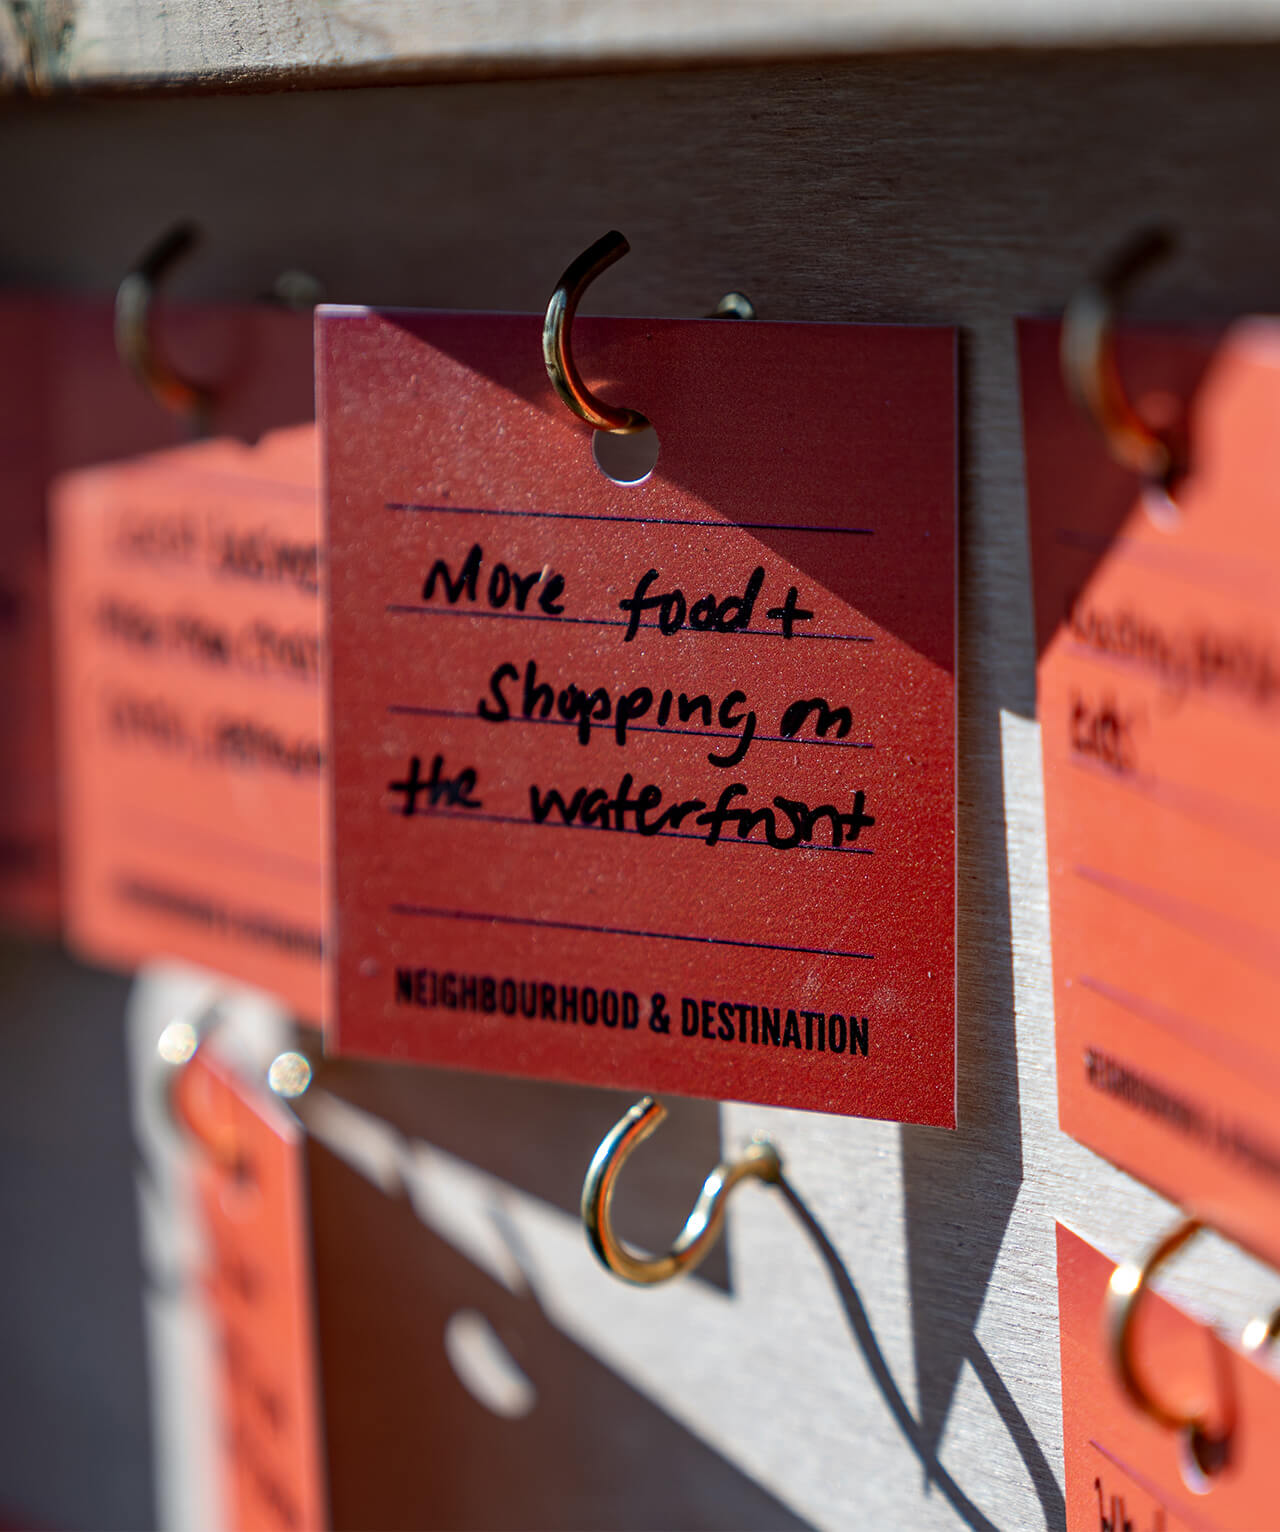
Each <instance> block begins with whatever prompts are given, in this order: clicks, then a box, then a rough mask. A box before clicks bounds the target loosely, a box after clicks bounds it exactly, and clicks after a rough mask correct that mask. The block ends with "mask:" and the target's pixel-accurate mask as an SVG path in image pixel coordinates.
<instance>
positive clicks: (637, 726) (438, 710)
mask: <svg viewBox="0 0 1280 1532" xmlns="http://www.w3.org/2000/svg"><path fill="white" fill-rule="evenodd" d="M387 712H388V713H406V714H409V715H411V716H413V717H422V718H474V719H478V720H479V721H480V722H481V723H495V722H496V720H495V719H492V718H486V717H485V716H484V714H483V713H476V712H468V711H467V709H465V708H449V707H418V706H416V705H415V704H414V703H411V702H389V703H388V704H387ZM502 721H503V723H542V724H552V725H554V726H555V727H557V728H563V729H576V728H577V727H578V723H577V720H576V719H574V718H518V717H517V716H516V715H515V714H514V713H513V714H512V715H511V717H510V718H504V719H503V720H502ZM591 727H592V730H593V732H599V733H601V734H609V733H611V732H612V731H611V730H610V729H608V728H601V726H600V724H598V723H597V722H596V721H595V720H594V719H592V722H591ZM627 733H628V734H682V735H688V736H689V737H690V738H695V739H739V738H740V737H741V736H740V735H737V734H724V733H722V732H721V731H720V730H718V729H667V728H663V727H662V726H660V725H658V724H647V723H628V725H627ZM757 741H760V742H762V743H765V744H770V745H830V746H832V747H834V748H836V749H838V750H874V749H875V746H874V745H873V744H872V743H871V741H870V740H865V739H793V738H792V737H791V736H790V735H786V734H753V735H752V736H751V742H752V744H755V743H756V742H757Z"/></svg>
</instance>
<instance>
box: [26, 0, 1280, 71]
mask: <svg viewBox="0 0 1280 1532" xmlns="http://www.w3.org/2000/svg"><path fill="white" fill-rule="evenodd" d="M1277 36H1280V4H1278V3H1277V0H1212V3H1210V4H1205V3H1204V0H1126V3H1123V4H1115V3H1113V0H1075V3H1074V4H1071V5H1046V4H1043V3H1040V0H790V3H788V4H785V5H777V4H770V3H768V0H712V3H706V0H704V3H702V4H698V5H691V4H688V3H687V0H642V3H638V4H631V5H617V4H609V3H606V0H587V3H582V0H515V3H513V0H462V3H461V4H459V3H445V0H430V3H426V4H424V3H421V0H337V3H332V0H224V3H222V4H218V5H209V4H207V3H204V0H176V3H175V0H4V3H3V4H0V89H2V88H6V87H7V88H8V89H11V90H12V89H24V88H25V89H28V90H34V91H37V92H44V91H50V90H55V89H66V88H73V89H74V88H85V87H89V88H102V87H108V88H112V87H157V86H159V87H166V86H186V87H191V86H203V87H213V88H218V89H227V88H235V87H237V86H241V87H243V86H263V85H268V86H271V85H274V86H277V87H280V86H284V87H292V86H296V85H299V84H317V83H345V84H354V83H372V82H376V81H390V80H402V81H407V80H423V79H433V78H477V77H483V76H493V75H507V74H520V75H538V74H548V73H558V72H566V71H567V72H576V71H580V70H583V69H598V68H615V69H652V68H662V67H670V66H673V65H689V64H699V65H706V64H717V63H719V64H724V63H730V62H738V61H746V60H777V59H799V58H823V57H831V58H838V57H841V56H850V55H857V54H868V53H881V52H886V51H891V50H905V49H917V48H989V47H1052V46H1058V47H1062V46H1093V45H1106V46H1116V45H1122V44H1126V43H1146V44H1160V43H1177V42H1181V43H1189V42H1199V43H1210V42H1218V43H1222V42H1233V41H1236V42H1238V41H1241V40H1245V39H1255V40H1258V41H1265V40H1274V39H1275V38H1276V37H1277Z"/></svg>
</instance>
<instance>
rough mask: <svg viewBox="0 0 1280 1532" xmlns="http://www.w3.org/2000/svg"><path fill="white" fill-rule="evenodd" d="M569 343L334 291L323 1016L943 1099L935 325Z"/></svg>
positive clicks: (715, 1074)
mask: <svg viewBox="0 0 1280 1532" xmlns="http://www.w3.org/2000/svg"><path fill="white" fill-rule="evenodd" d="M575 339H576V345H577V350H578V354H579V359H580V361H581V362H582V363H583V365H585V366H587V367H588V368H589V370H590V373H591V375H592V376H593V377H594V378H595V379H596V380H600V379H607V380H610V382H609V384H608V387H607V390H606V391H607V392H608V394H609V395H610V397H611V398H614V399H618V400H622V401H623V402H624V403H625V404H627V405H628V406H630V407H632V408H634V409H638V410H640V411H642V412H643V413H644V414H645V415H646V416H647V417H648V418H649V419H650V420H651V421H652V422H653V423H654V426H655V428H656V430H657V434H658V437H659V440H660V443H661V455H660V456H659V458H658V464H657V468H656V470H655V471H654V472H653V473H652V475H651V476H650V477H649V478H647V479H646V480H644V481H642V482H640V483H636V484H618V483H616V482H614V481H613V480H611V479H609V478H607V477H606V476H605V475H604V474H603V473H602V472H601V470H600V469H599V468H598V467H597V466H596V463H595V461H594V459H593V455H592V441H591V433H590V431H589V430H588V429H587V428H585V427H583V426H581V425H580V424H579V423H578V422H576V421H575V420H574V419H573V417H572V416H571V415H570V414H569V413H568V412H567V411H566V410H565V408H564V407H563V406H562V405H561V404H560V403H559V401H558V400H557V399H556V397H555V396H554V394H553V392H552V390H551V387H550V384H549V383H548V381H547V378H546V374H545V371H544V369H543V363H542V353H541V345H540V321H539V320H537V319H536V318H533V317H515V316H493V315H487V316H480V315H450V314H398V315H391V314H374V313H370V312H368V311H363V310H359V311H357V310H347V311H343V310H327V311H321V314H320V317H319V320H318V336H317V347H318V359H319V360H318V366H319V380H320V399H321V401H322V403H321V410H322V420H323V424H322V435H323V438H324V451H325V454H326V459H327V499H328V508H329V523H328V536H329V545H330V559H331V564H330V568H331V581H330V592H331V626H330V635H329V636H330V645H331V679H332V707H333V731H334V771H335V803H336V808H335V815H336V819H335V823H336V837H337V839H336V854H335V858H334V867H335V873H336V878H337V921H338V935H337V940H338V959H337V962H338V975H337V1007H336V1016H335V1018H334V1029H333V1041H334V1043H335V1045H336V1046H337V1048H338V1049H340V1050H342V1051H345V1052H353V1053H361V1054H367V1055H374V1056H383V1057H395V1058H407V1059H414V1060H420V1061H424V1062H432V1063H437V1064H446V1065H455V1066H463V1067H468V1068H476V1069H488V1070H497V1071H502V1072H505V1073H512V1074H524V1075H535V1076H542V1077H549V1078H557V1079H563V1080H576V1081H583V1082H588V1083H594V1084H610V1085H618V1086H627V1087H633V1088H643V1089H652V1090H664V1091H673V1092H677V1093H685V1094H692V1095H703V1096H716V1097H734V1098H737V1099H741V1100H752V1101H764V1102H775V1103H780V1104H787V1105H793V1106H804V1107H810V1108H815V1109H819V1110H823V1111H831V1112H847V1113H859V1114H862V1115H866V1116H874V1117H884V1118H890V1119H900V1120H904V1121H915V1122H928V1123H937V1124H946V1125H951V1124H953V1123H954V1120H955V1105H954V1050H955V1037H954V866H955V863H954V855H955V845H954V828H955V806H954V804H955V792H954V781H955V778H954V738H955V735H954V724H955V684H954V654H955V579H956V566H955V427H954V417H955V396H954V371H955V368H954V357H955V349H954V348H955V342H954V335H953V332H952V331H950V330H945V329H926V328H921V329H893V328H888V327H885V328H872V327H853V326H836V325H781V324H760V323H748V324H727V323H724V322H723V321H705V322H697V321H693V322H689V321H660V320H651V321H643V322H642V321H633V320H585V321H579V322H578V324H577V328H576V330H575ZM624 396H625V398H624Z"/></svg>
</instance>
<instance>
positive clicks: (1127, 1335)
mask: <svg viewBox="0 0 1280 1532" xmlns="http://www.w3.org/2000/svg"><path fill="white" fill-rule="evenodd" d="M1203 1229H1204V1225H1203V1224H1202V1223H1201V1222H1200V1220H1199V1219H1197V1218H1186V1219H1183V1221H1182V1222H1181V1223H1179V1224H1178V1225H1177V1226H1176V1227H1175V1228H1173V1229H1172V1230H1171V1231H1170V1232H1169V1233H1168V1234H1166V1235H1165V1236H1164V1237H1163V1239H1160V1240H1158V1241H1157V1242H1156V1244H1155V1245H1154V1246H1153V1247H1152V1249H1151V1250H1150V1252H1149V1253H1148V1255H1147V1257H1146V1259H1145V1260H1144V1261H1143V1262H1142V1264H1141V1265H1138V1264H1136V1263H1135V1262H1133V1261H1125V1262H1124V1263H1123V1264H1122V1265H1120V1266H1117V1267H1116V1269H1115V1270H1114V1271H1113V1272H1112V1273H1111V1280H1110V1282H1109V1283H1108V1284H1107V1301H1106V1320H1105V1322H1106V1327H1107V1336H1108V1340H1109V1342H1110V1347H1111V1359H1112V1362H1113V1363H1114V1365H1115V1369H1116V1373H1117V1375H1118V1376H1119V1379H1120V1382H1121V1384H1122V1386H1123V1388H1124V1391H1125V1393H1126V1394H1127V1395H1128V1396H1129V1398H1130V1400H1131V1401H1132V1403H1133V1404H1135V1405H1136V1406H1137V1408H1138V1409H1140V1410H1141V1411H1142V1413H1143V1414H1144V1415H1146V1416H1147V1418H1148V1419H1149V1420H1154V1421H1155V1423H1156V1424H1157V1425H1159V1426H1163V1427H1164V1428H1165V1429H1166V1430H1168V1431H1180V1432H1185V1433H1186V1435H1187V1439H1188V1441H1189V1443H1190V1446H1191V1449H1192V1453H1193V1456H1194V1457H1195V1458H1196V1460H1197V1461H1198V1462H1201V1463H1203V1464H1214V1463H1216V1464H1218V1465H1219V1466H1220V1465H1221V1463H1222V1462H1223V1461H1225V1459H1224V1458H1223V1455H1222V1450H1221V1449H1222V1446H1223V1442H1222V1441H1221V1440H1220V1439H1217V1438H1215V1437H1214V1436H1212V1435H1211V1434H1210V1432H1209V1431H1208V1429H1207V1426H1206V1423H1205V1420H1204V1417H1203V1415H1201V1414H1200V1413H1198V1412H1192V1411H1190V1410H1185V1409H1184V1410H1178V1409H1173V1408H1171V1407H1170V1406H1168V1405H1166V1404H1165V1403H1163V1401H1162V1400H1160V1399H1158V1398H1157V1397H1156V1396H1155V1394H1153V1393H1152V1392H1151V1390H1150V1389H1149V1388H1148V1387H1147V1385H1146V1383H1145V1382H1144V1381H1143V1379H1142V1376H1141V1374H1140V1373H1139V1372H1138V1369H1137V1366H1136V1364H1135V1362H1134V1356H1133V1332H1134V1325H1135V1322H1136V1320H1137V1317H1138V1311H1139V1308H1140V1306H1141V1303H1142V1296H1143V1294H1144V1293H1145V1292H1146V1291H1147V1289H1148V1287H1149V1286H1150V1285H1151V1280H1152V1278H1153V1277H1154V1276H1155V1274H1156V1272H1157V1271H1159V1269H1160V1268H1161V1267H1162V1266H1163V1265H1164V1264H1165V1262H1166V1261H1168V1260H1170V1259H1171V1258H1172V1257H1173V1256H1175V1255H1177V1253H1178V1252H1179V1251H1180V1250H1182V1249H1184V1248H1185V1247H1186V1246H1187V1245H1189V1244H1190V1243H1191V1241H1192V1240H1193V1239H1195V1238H1196V1236H1197V1235H1198V1234H1200V1233H1201V1232H1202V1231H1203ZM1215 1449H1216V1450H1215Z"/></svg>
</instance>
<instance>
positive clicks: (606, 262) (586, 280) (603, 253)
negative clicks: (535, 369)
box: [542, 229, 649, 435]
mask: <svg viewBox="0 0 1280 1532" xmlns="http://www.w3.org/2000/svg"><path fill="white" fill-rule="evenodd" d="M630 249H631V246H630V245H629V244H628V243H627V241H626V240H625V239H624V238H623V236H622V235H621V234H619V233H618V231H617V230H616V229H611V230H610V231H609V233H608V234H606V235H605V236H604V238H603V239H598V240H596V242H595V244H594V245H592V246H591V247H590V248H589V249H587V250H584V251H583V252H582V254H581V255H580V256H579V257H578V258H577V260H576V261H574V262H572V264H571V265H570V266H569V268H568V270H567V271H566V272H565V274H564V275H563V276H562V277H561V278H560V280H559V282H558V283H557V284H556V290H555V292H553V293H552V294H551V301H550V302H549V303H548V304H547V313H546V318H545V319H544V320H543V322H542V359H543V361H544V362H545V363H546V365H547V376H548V377H549V378H550V379H551V383H552V387H554V389H555V391H556V393H558V394H559V395H560V397H561V399H563V400H564V402H565V403H566V404H567V405H568V406H569V408H570V409H571V410H572V411H573V413H574V414H575V415H576V416H577V417H578V419H579V420H585V421H586V423H587V424H588V425H589V426H591V427H593V428H594V429H595V430H597V431H614V432H616V433H618V434H619V435H631V434H633V433H634V432H636V431H643V430H645V429H646V428H647V427H648V425H649V422H648V421H647V420H646V419H645V417H644V416H643V415H641V414H640V413H639V412H638V411H636V410H628V409H622V408H620V407H618V406H616V405H612V404H606V403H605V402H604V400H603V399H598V398H597V397H596V396H595V394H593V393H592V392H591V390H590V389H589V388H588V387H587V385H586V384H585V383H584V382H583V381H582V375H581V373H580V372H579V371H578V369H577V366H576V365H575V363H574V360H573V353H572V352H571V351H570V349H569V331H570V329H571V328H572V326H573V316H574V314H575V312H576V311H577V307H578V299H579V298H581V297H582V295H583V293H584V292H585V291H586V290H587V288H588V287H589V286H590V284H591V283H592V282H594V281H595V279H596V278H597V277H598V276H599V275H600V273H601V272H602V271H606V270H607V269H608V268H609V267H610V266H612V265H613V263H614V262H615V261H620V260H621V259H622V257H623V256H624V255H626V253H627V251H628V250H630Z"/></svg>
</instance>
